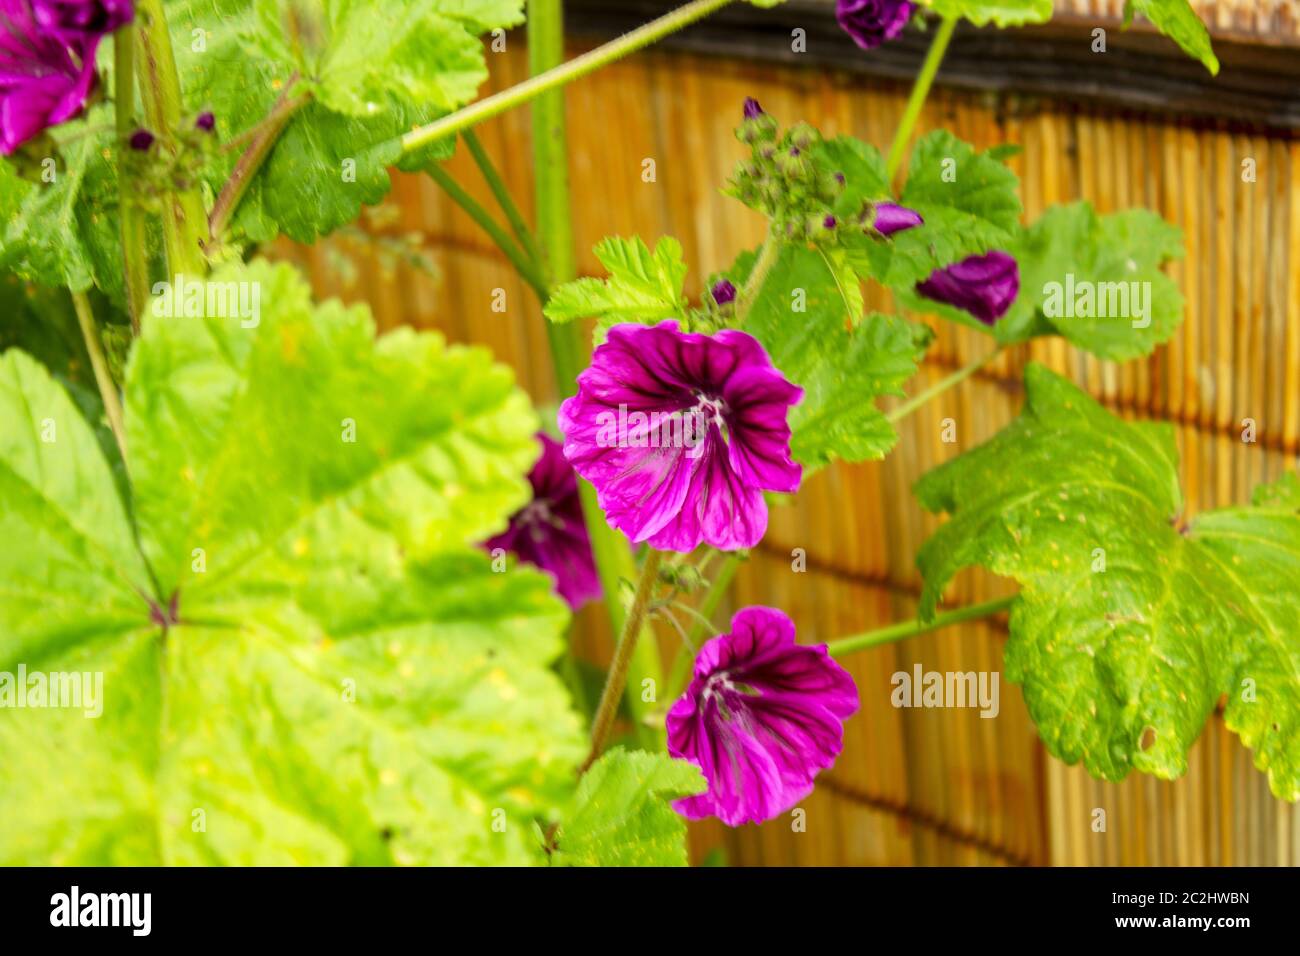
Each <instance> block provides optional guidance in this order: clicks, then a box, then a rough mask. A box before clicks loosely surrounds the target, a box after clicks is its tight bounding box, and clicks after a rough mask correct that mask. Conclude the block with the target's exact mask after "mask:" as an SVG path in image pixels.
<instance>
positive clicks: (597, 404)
mask: <svg viewBox="0 0 1300 956" xmlns="http://www.w3.org/2000/svg"><path fill="white" fill-rule="evenodd" d="M802 397H803V389H801V388H799V387H797V386H795V385H792V384H790V382H788V381H786V379H785V377H784V376H783V375H782V374H781V373H780V372H779V371H778V370H777V369H776V368H775V367H774V366H773V365H772V360H771V359H770V358H768V355H767V353H766V352H765V351H763V346H761V345H760V344H759V343H758V340H757V339H755V338H754V337H753V336H751V335H748V334H746V333H745V332H740V331H737V330H735V329H723V330H722V331H720V332H716V333H714V334H713V335H700V334H695V333H686V332H679V331H678V330H677V323H676V322H675V321H673V320H671V319H670V320H668V321H666V322H660V323H659V324H658V325H653V326H647V325H617V326H615V327H614V328H612V329H610V330H609V336H608V338H607V339H606V341H605V343H604V344H603V345H601V346H600V347H599V348H597V349H596V352H595V354H594V355H593V356H592V361H591V367H590V368H588V369H586V370H585V371H584V372H583V373H582V374H581V375H579V376H578V394H577V395H575V396H573V397H572V398H570V399H568V400H567V401H565V402H564V404H563V405H561V406H560V430H561V431H562V432H563V433H564V454H565V457H566V458H568V459H569V461H571V462H573V466H574V467H575V468H576V469H577V470H578V473H579V474H580V475H582V476H583V477H584V478H586V479H587V480H588V481H590V482H591V483H592V484H594V485H595V486H596V492H597V495H598V500H599V501H600V506H601V508H603V509H604V511H605V516H606V518H607V519H608V520H609V523H610V525H612V526H613V527H615V528H618V529H619V530H620V531H622V532H624V533H625V534H626V535H627V536H628V537H629V538H631V539H632V541H633V542H637V543H639V542H642V541H648V542H649V543H650V545H651V547H654V548H658V549H660V550H667V551H683V552H684V551H692V550H694V549H695V548H696V547H697V546H698V545H699V543H700V542H701V541H707V542H708V543H709V544H711V545H713V546H714V547H715V548H720V549H722V550H725V551H734V550H736V549H739V548H752V547H753V546H754V545H755V544H757V543H758V541H759V539H761V538H762V537H763V532H764V531H766V530H767V503H766V502H765V501H764V500H763V492H764V491H783V492H792V491H795V490H796V489H797V488H798V487H799V480H800V478H801V477H802V473H803V470H802V469H801V468H800V466H799V465H797V464H795V463H794V462H793V461H791V459H790V426H789V424H787V422H786V414H787V412H788V411H789V408H790V406H791V405H793V404H795V403H796V402H798V401H799V400H800V399H801V398H802Z"/></svg>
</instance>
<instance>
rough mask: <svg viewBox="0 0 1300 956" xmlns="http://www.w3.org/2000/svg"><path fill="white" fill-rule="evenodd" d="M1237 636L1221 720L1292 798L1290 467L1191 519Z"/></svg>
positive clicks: (1298, 578)
mask: <svg viewBox="0 0 1300 956" xmlns="http://www.w3.org/2000/svg"><path fill="white" fill-rule="evenodd" d="M1189 537H1190V538H1191V540H1192V541H1193V542H1194V543H1195V544H1198V545H1200V546H1201V547H1202V548H1203V549H1204V551H1205V552H1206V554H1208V555H1209V556H1210V559H1211V561H1212V563H1213V564H1214V565H1215V570H1216V572H1217V573H1218V575H1219V576H1220V580H1221V582H1222V584H1223V586H1224V587H1225V589H1226V590H1227V591H1228V592H1229V593H1230V594H1231V595H1232V601H1231V604H1230V606H1229V609H1230V610H1231V612H1232V613H1233V614H1234V615H1235V616H1237V620H1238V621H1239V627H1238V630H1239V631H1240V632H1242V633H1243V635H1244V638H1243V640H1241V642H1240V643H1239V645H1238V646H1237V647H1235V648H1234V650H1235V651H1236V652H1237V654H1239V655H1240V658H1241V659H1240V661H1239V663H1238V664H1237V666H1236V670H1235V672H1234V673H1233V675H1232V677H1231V678H1230V680H1229V682H1228V686H1227V687H1225V688H1224V692H1225V693H1226V694H1227V706H1226V709H1225V711H1224V722H1225V723H1226V724H1227V726H1228V729H1229V730H1231V731H1233V732H1234V733H1236V734H1237V735H1238V736H1239V737H1241V740H1242V743H1244V744H1245V745H1246V746H1247V747H1249V748H1250V749H1251V750H1253V751H1254V752H1255V766H1256V767H1258V768H1259V769H1260V770H1263V771H1265V772H1267V773H1268V780H1269V784H1270V786H1271V787H1272V790H1273V793H1275V794H1276V795H1277V796H1279V797H1281V798H1282V799H1284V800H1297V799H1300V634H1297V627H1296V622H1297V621H1298V620H1300V481H1297V479H1296V474H1295V472H1288V473H1287V474H1286V475H1285V477H1284V478H1283V479H1282V480H1281V481H1278V482H1277V483H1275V484H1273V485H1264V486H1261V487H1259V488H1257V489H1256V490H1255V495H1254V500H1253V503H1252V505H1251V507H1248V508H1225V509H1223V510H1220V511H1211V512H1209V513H1208V514H1204V515H1200V516H1198V517H1197V518H1196V519H1195V520H1193V521H1192V523H1191V527H1190V529H1189Z"/></svg>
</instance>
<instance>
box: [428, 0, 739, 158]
mask: <svg viewBox="0 0 1300 956" xmlns="http://www.w3.org/2000/svg"><path fill="white" fill-rule="evenodd" d="M732 2H733V0H692V2H691V3H687V4H684V5H683V6H680V7H678V8H677V9H676V10H673V11H671V12H670V13H666V14H664V15H663V16H662V17H659V18H658V19H657V20H652V21H650V22H649V23H647V24H645V25H643V26H640V27H637V28H636V29H635V30H633V31H631V32H630V33H625V34H623V36H621V37H619V38H618V39H617V40H611V41H610V42H609V43H606V44H605V45H604V46H600V47H597V48H596V49H594V50H591V51H590V52H588V53H584V54H582V55H581V56H578V57H574V58H573V59H572V60H569V61H568V62H567V63H563V64H560V65H559V66H556V67H554V68H553V69H549V70H547V71H546V72H544V73H539V74H537V75H536V76H533V77H531V78H530V79H527V80H525V81H524V82H522V83H519V84H516V85H515V86H512V87H510V89H508V90H502V91H501V92H500V93H497V94H495V95H493V96H489V97H488V98H487V99H482V100H479V101H478V102H477V103H472V104H470V105H469V106H467V107H465V108H464V109H461V110H457V111H456V112H455V113H450V114H448V115H447V116H444V117H442V119H439V120H435V121H434V122H432V123H429V124H428V125H426V126H421V127H419V128H417V129H414V130H411V132H409V133H407V134H406V135H405V136H403V137H402V150H403V151H404V152H408V153H409V152H411V151H412V150H416V149H419V148H420V147H421V146H427V145H428V144H429V143H432V142H434V141H436V140H440V139H446V138H447V137H449V136H454V135H455V134H457V133H459V132H461V131H462V130H467V129H469V128H470V127H472V126H477V125H478V124H479V123H482V122H483V121H484V120H488V119H491V118H492V117H494V116H497V115H499V114H501V113H504V112H506V111H507V110H510V109H513V108H514V107H516V106H522V105H523V104H524V103H527V102H528V101H529V100H532V99H535V98H537V97H538V96H541V95H542V94H543V93H546V92H548V91H550V90H555V89H559V88H560V87H562V86H564V85H566V84H568V83H572V82H573V81H574V80H577V79H581V78H582V77H584V76H586V75H587V74H589V73H591V72H593V71H595V70H598V69H600V68H601V67H602V66H608V65H609V64H610V63H613V62H614V61H616V60H620V59H622V58H623V57H625V56H627V55H628V54H630V53H635V52H636V51H637V50H640V49H641V48H642V47H646V46H649V45H650V44H651V43H654V42H655V41H656V40H660V39H663V38H664V37H666V36H668V35H669V34H670V33H675V32H676V31H678V30H680V29H682V28H683V27H687V26H690V25H691V24H692V23H694V22H695V21H696V20H700V19H703V18H704V17H706V16H708V15H709V14H711V13H713V12H714V11H715V10H720V9H721V8H723V7H725V6H726V5H727V4H729V3H732ZM528 22H529V24H530V27H531V24H532V22H533V18H531V17H530V18H529V20H528Z"/></svg>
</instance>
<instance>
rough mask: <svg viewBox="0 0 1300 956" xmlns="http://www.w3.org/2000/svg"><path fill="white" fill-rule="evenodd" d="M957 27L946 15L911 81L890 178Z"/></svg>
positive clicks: (888, 169)
mask: <svg viewBox="0 0 1300 956" xmlns="http://www.w3.org/2000/svg"><path fill="white" fill-rule="evenodd" d="M956 28H957V17H955V16H951V17H944V18H943V22H942V23H940V24H939V29H938V30H936V31H935V34H934V39H933V40H931V41H930V52H929V53H927V54H926V55H925V62H924V63H922V64H921V72H920V73H918V74H917V76H916V81H915V82H914V83H913V84H912V95H911V96H910V97H908V100H907V107H906V108H905V109H904V110H903V118H902V120H900V121H899V124H898V131H897V132H896V133H894V143H893V145H892V146H890V147H889V163H888V165H887V166H886V172H887V174H888V175H887V178H888V179H889V181H890V182H893V181H894V176H895V175H896V174H897V173H898V167H899V166H901V165H902V164H903V151H904V150H905V149H907V144H908V142H909V141H910V140H911V138H912V129H913V128H914V127H915V126H916V121H917V119H918V118H920V116H921V107H922V106H924V105H925V98H926V97H927V96H929V94H930V85H931V84H932V83H933V82H934V77H935V74H936V73H938V72H939V64H940V63H942V62H943V55H944V53H945V52H946V51H947V49H948V41H949V40H951V39H952V32H953V30H955V29H956Z"/></svg>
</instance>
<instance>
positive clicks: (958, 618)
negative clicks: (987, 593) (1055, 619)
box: [826, 595, 1016, 657]
mask: <svg viewBox="0 0 1300 956" xmlns="http://www.w3.org/2000/svg"><path fill="white" fill-rule="evenodd" d="M1015 600H1016V598H1015V596H1014V595H1013V596H1012V597H1007V598H998V599H997V600H994V601H985V602H984V603H983V604H970V605H967V606H966V607H959V608H955V609H954V610H951V611H944V612H943V613H942V614H936V615H935V616H934V617H932V618H931V619H930V620H928V621H921V620H920V619H919V618H913V619H912V620H908V621H899V622H898V623H896V624H890V625H889V626H887V627H881V628H877V629H876V630H874V631H866V632H865V633H862V634H855V635H854V636H853V637H843V638H840V639H839V640H838V641H831V642H830V643H829V644H827V645H826V651H827V653H829V654H830V655H831V657H843V656H844V655H846V654H852V653H854V652H855V651H861V650H865V649H867V648H868V647H879V646H880V645H881V644H889V643H892V642H894V641H902V640H906V639H907V638H909V637H917V636H919V635H921V634H928V633H930V632H931V631H937V630H939V629H940V628H944V627H948V626H950V625H953V624H960V623H962V622H963V621H975V620H978V619H980V618H984V617H992V616H993V615H994V614H1001V613H1002V612H1003V611H1005V610H1007V609H1009V608H1010V607H1011V605H1012V603H1014V602H1015Z"/></svg>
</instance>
